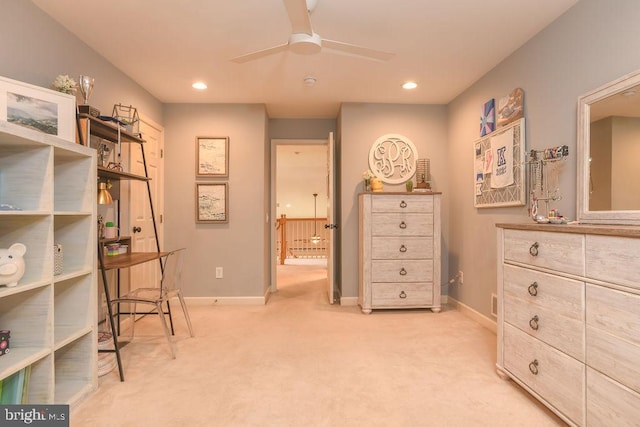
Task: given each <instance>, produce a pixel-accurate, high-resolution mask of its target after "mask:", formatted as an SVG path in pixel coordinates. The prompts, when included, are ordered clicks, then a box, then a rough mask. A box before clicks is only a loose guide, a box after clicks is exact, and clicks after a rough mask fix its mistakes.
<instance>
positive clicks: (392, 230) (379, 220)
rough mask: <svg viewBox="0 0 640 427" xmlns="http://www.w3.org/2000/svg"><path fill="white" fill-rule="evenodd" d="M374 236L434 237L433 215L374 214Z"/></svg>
mask: <svg viewBox="0 0 640 427" xmlns="http://www.w3.org/2000/svg"><path fill="white" fill-rule="evenodd" d="M371 234H372V235H373V236H433V215H432V214H415V213H413V214H412V213H406V214H405V213H403V214H384V213H378V214H372V215H371Z"/></svg>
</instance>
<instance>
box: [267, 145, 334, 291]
mask: <svg viewBox="0 0 640 427" xmlns="http://www.w3.org/2000/svg"><path fill="white" fill-rule="evenodd" d="M334 138H335V134H334ZM306 144H309V145H324V146H328V144H329V135H327V138H324V139H319V138H317V139H309V138H306V139H293V138H290V139H283V138H272V139H271V143H270V145H271V147H270V156H269V157H270V165H269V169H270V181H271V182H270V188H269V193H270V195H271V197H270V199H271V206H270V207H269V218H270V220H269V221H268V222H269V230H270V232H269V265H270V270H271V278H270V280H271V286H270V287H269V290H270V292H271V293H273V292H277V291H278V268H277V267H278V265H277V262H276V253H277V248H276V225H277V221H278V218H277V206H276V205H277V185H276V184H277V183H276V164H277V146H278V145H306ZM334 179H335V170H334ZM327 274H328V273H327ZM327 279H328V277H327Z"/></svg>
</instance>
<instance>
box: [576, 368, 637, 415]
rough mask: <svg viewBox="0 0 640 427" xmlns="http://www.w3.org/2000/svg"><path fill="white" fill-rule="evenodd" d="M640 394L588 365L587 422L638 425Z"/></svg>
mask: <svg viewBox="0 0 640 427" xmlns="http://www.w3.org/2000/svg"><path fill="white" fill-rule="evenodd" d="M639 423H640V394H638V393H636V392H634V391H632V390H629V389H628V388H626V387H623V386H621V385H620V384H618V383H617V382H615V381H613V380H611V379H610V378H607V377H606V376H604V375H602V374H601V373H599V372H598V371H596V370H594V369H591V368H589V367H587V424H588V425H589V426H616V427H637V426H638V424H639Z"/></svg>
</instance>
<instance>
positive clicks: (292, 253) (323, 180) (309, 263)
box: [271, 139, 331, 292]
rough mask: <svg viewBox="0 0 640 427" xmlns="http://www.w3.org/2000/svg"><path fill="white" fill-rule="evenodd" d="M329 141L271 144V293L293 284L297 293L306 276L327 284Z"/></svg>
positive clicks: (290, 141)
mask: <svg viewBox="0 0 640 427" xmlns="http://www.w3.org/2000/svg"><path fill="white" fill-rule="evenodd" d="M328 144H329V141H328V140H323V139H321V140H316V139H306V140H300V139H277V140H276V139H274V140H272V147H271V154H272V159H271V169H272V174H271V176H272V188H271V194H272V209H271V212H272V217H273V221H272V224H273V228H272V233H273V234H272V239H271V249H272V250H271V253H272V259H271V265H272V275H271V284H272V285H271V292H275V291H277V290H279V289H283V288H287V289H289V286H290V285H291V280H292V278H295V281H296V283H300V284H301V286H299V289H298V292H306V291H307V289H308V292H313V289H312V287H308V288H306V287H305V286H304V283H305V282H306V280H305V275H307V274H310V273H306V272H310V271H313V275H314V277H315V278H317V277H318V274H321V275H322V278H323V280H324V281H327V280H328V273H327V272H328V270H327V256H328V251H327V249H328V248H327V247H326V245H327V240H328V239H327V238H326V235H327V233H328V232H331V230H328V231H327V229H326V228H325V224H326V223H327V205H328V196H329V194H328V189H327V188H328V185H327V170H328V167H327V164H328V161H329V159H328V157H327V156H328Z"/></svg>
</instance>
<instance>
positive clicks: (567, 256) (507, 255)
mask: <svg viewBox="0 0 640 427" xmlns="http://www.w3.org/2000/svg"><path fill="white" fill-rule="evenodd" d="M584 248H585V238H584V236H583V235H581V234H568V233H553V232H544V231H523V230H505V231H504V259H505V260H506V261H514V262H521V263H524V264H530V265H534V266H537V267H544V268H549V269H551V270H557V271H561V272H564V273H570V274H575V275H584V271H585V267H584V250H585V249H584Z"/></svg>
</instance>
